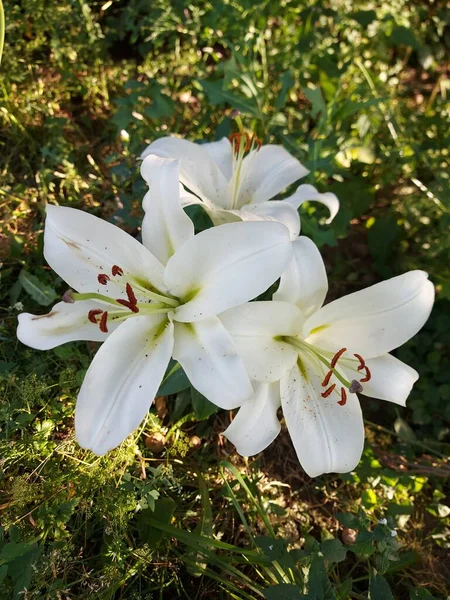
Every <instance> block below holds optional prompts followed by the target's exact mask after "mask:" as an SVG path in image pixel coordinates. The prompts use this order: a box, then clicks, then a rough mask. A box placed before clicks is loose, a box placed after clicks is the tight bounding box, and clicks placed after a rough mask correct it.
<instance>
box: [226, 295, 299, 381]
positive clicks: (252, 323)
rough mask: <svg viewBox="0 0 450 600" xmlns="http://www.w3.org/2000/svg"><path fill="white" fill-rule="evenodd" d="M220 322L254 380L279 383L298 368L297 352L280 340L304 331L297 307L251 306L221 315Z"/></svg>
mask: <svg viewBox="0 0 450 600" xmlns="http://www.w3.org/2000/svg"><path fill="white" fill-rule="evenodd" d="M219 318H220V320H221V321H222V323H223V324H224V326H225V328H226V329H227V331H229V333H230V334H231V337H232V338H233V341H234V343H235V346H236V350H237V352H238V354H239V355H240V356H241V358H242V360H243V361H244V365H245V368H246V369H247V372H248V374H249V375H250V377H251V378H252V379H254V380H256V381H262V382H274V381H278V380H279V379H280V378H281V377H283V376H284V375H285V374H286V373H287V372H288V371H290V369H292V367H293V366H294V365H295V362H296V360H297V352H296V351H295V350H294V348H293V347H292V346H290V345H289V344H286V342H283V341H281V340H279V339H277V338H280V337H282V336H288V335H290V336H296V335H298V333H299V331H301V328H302V324H303V320H304V319H303V316H302V314H301V312H300V310H299V309H298V308H297V307H296V306H295V305H294V304H288V303H287V302H249V303H248V304H243V305H242V306H237V307H236V308H231V309H230V310H227V311H225V312H223V313H221V314H220V315H219Z"/></svg>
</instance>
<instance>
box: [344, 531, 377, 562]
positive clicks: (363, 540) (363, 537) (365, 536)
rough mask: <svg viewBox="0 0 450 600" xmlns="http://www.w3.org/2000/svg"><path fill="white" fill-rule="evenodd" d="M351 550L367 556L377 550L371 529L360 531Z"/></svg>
mask: <svg viewBox="0 0 450 600" xmlns="http://www.w3.org/2000/svg"><path fill="white" fill-rule="evenodd" d="M350 549H351V551H352V552H354V553H355V554H356V555H357V556H360V557H363V558H367V557H368V556H372V554H373V553H374V552H375V548H374V545H373V533H371V532H370V531H360V532H359V533H358V536H357V538H356V542H355V543H354V544H352V546H351V548H350Z"/></svg>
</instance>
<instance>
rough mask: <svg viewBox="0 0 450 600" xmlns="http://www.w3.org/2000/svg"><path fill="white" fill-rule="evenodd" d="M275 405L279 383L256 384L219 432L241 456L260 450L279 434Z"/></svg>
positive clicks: (278, 392) (278, 403) (278, 404)
mask: <svg viewBox="0 0 450 600" xmlns="http://www.w3.org/2000/svg"><path fill="white" fill-rule="evenodd" d="M279 406H280V384H279V383H271V384H266V383H258V384H256V385H255V394H254V395H253V396H252V398H250V400H247V401H246V402H245V403H244V404H243V405H242V406H241V408H240V409H239V411H238V413H237V415H235V417H234V419H233V421H232V423H231V425H229V427H227V429H225V431H224V432H223V435H224V436H225V437H226V438H227V439H229V440H230V442H231V443H232V444H234V445H235V446H236V450H237V451H238V452H239V454H240V455H241V456H254V455H255V454H258V453H259V452H262V450H264V448H267V446H268V445H269V444H271V443H272V442H273V440H274V439H275V438H276V437H277V435H278V434H279V433H280V429H281V426H280V422H279V421H278V417H277V410H278V408H279Z"/></svg>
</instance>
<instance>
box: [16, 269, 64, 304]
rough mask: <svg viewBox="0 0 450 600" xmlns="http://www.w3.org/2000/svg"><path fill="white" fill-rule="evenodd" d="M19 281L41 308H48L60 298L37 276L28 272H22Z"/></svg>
mask: <svg viewBox="0 0 450 600" xmlns="http://www.w3.org/2000/svg"><path fill="white" fill-rule="evenodd" d="M19 281H20V283H21V284H22V287H23V289H24V290H25V291H26V292H27V294H29V295H30V296H31V297H32V298H33V300H35V301H36V302H37V303H38V304H40V305H41V306H48V305H49V304H51V303H52V302H54V301H55V300H56V298H57V297H58V295H57V293H56V292H55V290H54V289H53V288H51V287H50V286H48V285H45V283H42V282H41V281H39V279H38V278H37V277H36V276H35V275H32V274H31V273H28V271H24V270H22V271H20V273H19Z"/></svg>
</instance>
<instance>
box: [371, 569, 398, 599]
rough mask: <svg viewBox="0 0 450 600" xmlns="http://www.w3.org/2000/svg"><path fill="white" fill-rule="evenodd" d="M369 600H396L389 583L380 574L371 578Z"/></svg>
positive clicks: (375, 574)
mask: <svg viewBox="0 0 450 600" xmlns="http://www.w3.org/2000/svg"><path fill="white" fill-rule="evenodd" d="M369 600H395V598H394V596H393V595H392V592H391V588H390V587H389V584H388V582H387V581H386V579H385V578H384V577H383V576H382V575H378V573H374V574H373V575H372V576H371V578H370V582H369Z"/></svg>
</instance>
